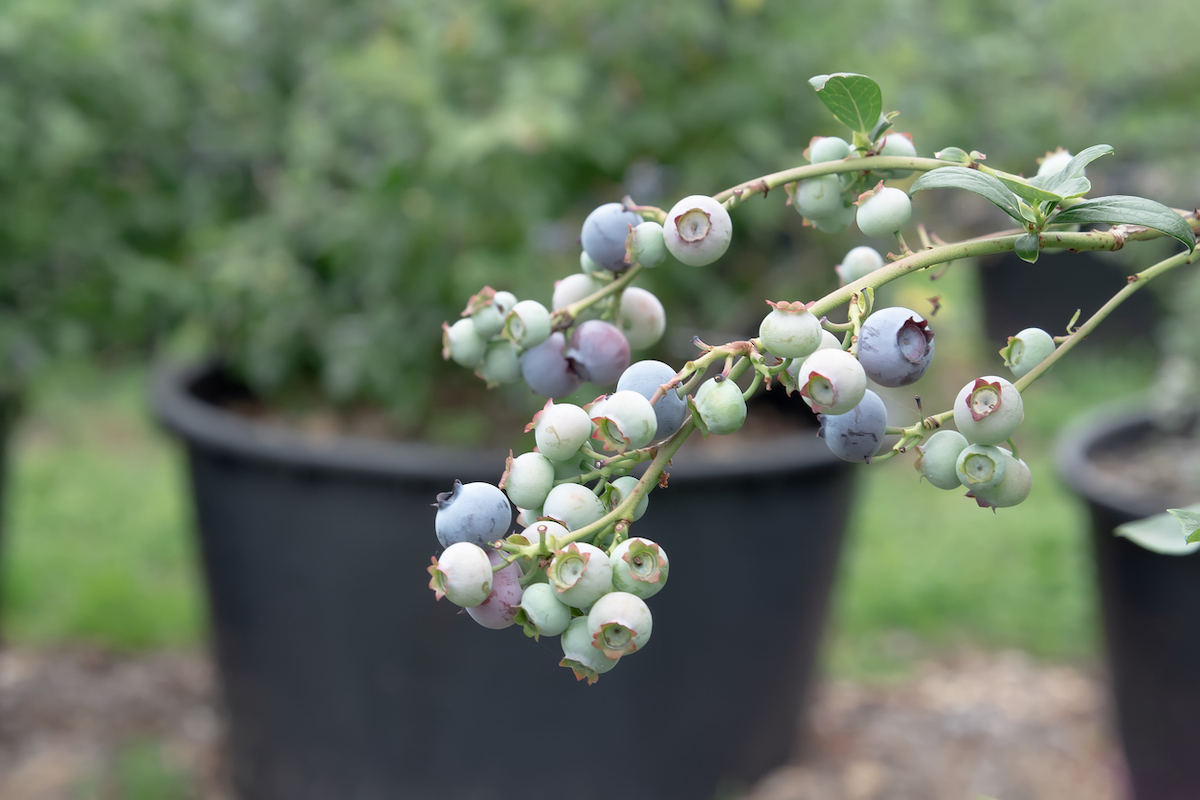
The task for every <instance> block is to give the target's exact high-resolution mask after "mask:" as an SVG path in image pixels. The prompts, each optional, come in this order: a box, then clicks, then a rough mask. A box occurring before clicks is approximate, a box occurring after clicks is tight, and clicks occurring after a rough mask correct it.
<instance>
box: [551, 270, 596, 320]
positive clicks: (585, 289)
mask: <svg viewBox="0 0 1200 800" xmlns="http://www.w3.org/2000/svg"><path fill="white" fill-rule="evenodd" d="M603 288H604V283H603V282H602V281H599V280H597V279H595V278H593V277H592V276H591V275H585V274H583V273H582V272H576V273H575V274H573V275H568V276H567V277H565V278H563V279H562V280H558V281H555V282H554V293H553V294H552V295H551V296H550V305H551V306H552V307H553V308H554V310H555V311H558V310H559V309H560V308H566V307H567V306H569V305H571V304H572V303H577V302H579V301H580V300H582V299H583V298H585V297H588V296H590V295H593V294H595V293H596V292H598V291H600V290H601V289H603Z"/></svg>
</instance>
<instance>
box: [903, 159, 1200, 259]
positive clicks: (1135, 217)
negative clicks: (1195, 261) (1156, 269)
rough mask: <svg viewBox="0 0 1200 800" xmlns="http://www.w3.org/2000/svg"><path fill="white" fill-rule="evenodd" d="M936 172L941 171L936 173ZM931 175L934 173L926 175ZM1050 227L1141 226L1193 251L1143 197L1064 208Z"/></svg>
mask: <svg viewBox="0 0 1200 800" xmlns="http://www.w3.org/2000/svg"><path fill="white" fill-rule="evenodd" d="M938 171H939V172H940V171H941V170H938ZM927 174H930V175H932V174H934V173H927ZM1049 222H1050V223H1052V224H1059V223H1071V222H1083V223H1089V224H1095V223H1104V224H1108V225H1141V226H1142V227H1145V228H1151V229H1153V230H1156V231H1159V232H1160V233H1165V234H1166V235H1168V236H1171V237H1174V238H1176V239H1178V240H1179V241H1181V242H1183V243H1184V244H1185V245H1186V246H1187V249H1188V250H1189V251H1191V250H1194V249H1196V236H1195V235H1194V234H1193V233H1192V229H1191V228H1190V227H1189V226H1188V224H1187V223H1186V222H1184V220H1183V217H1181V216H1179V215H1178V214H1176V213H1175V212H1174V211H1172V210H1171V209H1169V208H1167V207H1166V206H1164V205H1163V204H1162V203H1156V202H1154V201H1153V200H1147V199H1146V198H1144V197H1134V196H1132V195H1125V194H1114V195H1111V196H1109V197H1100V198H1097V199H1095V200H1086V201H1084V202H1082V203H1079V204H1078V205H1074V206H1071V207H1070V208H1064V209H1063V210H1062V211H1059V212H1058V213H1057V214H1055V215H1054V216H1053V217H1051V218H1050V220H1049Z"/></svg>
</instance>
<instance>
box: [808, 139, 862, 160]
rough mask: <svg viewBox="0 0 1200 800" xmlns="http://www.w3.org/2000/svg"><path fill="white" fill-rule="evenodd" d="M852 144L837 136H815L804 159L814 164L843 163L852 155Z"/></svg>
mask: <svg viewBox="0 0 1200 800" xmlns="http://www.w3.org/2000/svg"><path fill="white" fill-rule="evenodd" d="M851 149H852V148H851V147H850V143H849V142H847V141H846V140H845V139H842V138H839V137H837V136H814V137H813V138H812V141H810V142H809V143H808V149H807V150H805V151H804V157H805V158H807V159H808V160H809V162H810V163H813V164H823V163H825V162H826V161H841V160H842V159H844V158H846V157H847V156H849V155H850V151H851Z"/></svg>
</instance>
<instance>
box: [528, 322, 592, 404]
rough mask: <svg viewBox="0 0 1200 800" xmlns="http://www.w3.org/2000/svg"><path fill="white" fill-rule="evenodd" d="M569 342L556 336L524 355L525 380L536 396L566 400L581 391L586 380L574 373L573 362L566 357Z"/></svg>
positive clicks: (554, 334)
mask: <svg viewBox="0 0 1200 800" xmlns="http://www.w3.org/2000/svg"><path fill="white" fill-rule="evenodd" d="M565 348H566V339H565V338H564V336H563V335H562V333H552V334H550V338H548V339H546V341H544V342H542V343H541V344H539V345H537V346H536V347H531V348H529V349H528V350H526V351H525V352H524V353H522V354H521V378H522V379H524V381H525V383H526V385H528V386H529V388H530V389H532V390H533V391H534V392H535V393H536V394H540V395H542V396H543V397H551V398H556V397H565V396H567V395H569V394H570V393H571V392H573V391H575V390H576V389H578V388H579V384H580V383H582V381H581V380H580V379H579V376H578V375H576V374H575V373H574V372H572V371H571V362H570V361H568V360H567V357H566V356H565V355H564V354H563V351H564V349H565Z"/></svg>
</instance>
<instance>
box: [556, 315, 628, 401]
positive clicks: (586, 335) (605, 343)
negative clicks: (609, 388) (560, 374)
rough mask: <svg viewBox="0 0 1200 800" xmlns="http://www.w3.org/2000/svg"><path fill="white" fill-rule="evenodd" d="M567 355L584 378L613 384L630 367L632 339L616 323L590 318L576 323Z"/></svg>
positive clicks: (572, 365) (576, 370) (572, 366)
mask: <svg viewBox="0 0 1200 800" xmlns="http://www.w3.org/2000/svg"><path fill="white" fill-rule="evenodd" d="M564 355H566V357H567V360H568V361H570V362H571V371H572V372H574V373H575V374H576V375H578V376H579V377H580V378H582V379H583V380H585V381H588V382H589V383H598V384H607V385H611V384H614V383H616V382H617V378H619V377H621V373H622V372H624V371H625V368H626V367H628V366H629V340H628V339H626V338H625V334H623V333H621V331H620V330H618V329H617V327H616V326H615V325H613V324H612V323H610V322H604V321H603V320H598V319H589V320H587V321H585V322H581V323H580V324H578V325H576V326H575V330H574V331H572V332H571V340H570V342H568V345H567V349H566V350H565V351H564Z"/></svg>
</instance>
